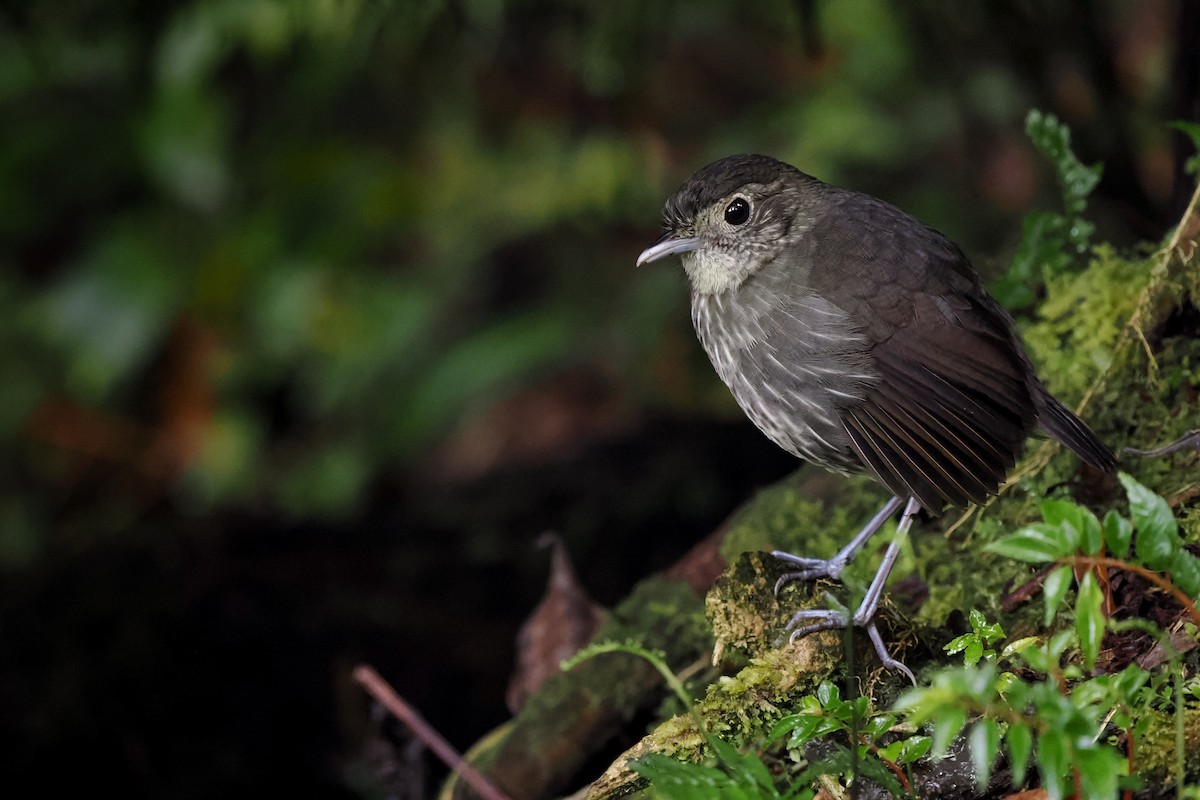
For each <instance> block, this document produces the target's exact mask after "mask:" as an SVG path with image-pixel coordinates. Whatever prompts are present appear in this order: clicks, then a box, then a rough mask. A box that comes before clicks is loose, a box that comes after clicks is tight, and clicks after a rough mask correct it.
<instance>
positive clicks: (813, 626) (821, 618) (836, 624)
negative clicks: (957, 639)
mask: <svg viewBox="0 0 1200 800" xmlns="http://www.w3.org/2000/svg"><path fill="white" fill-rule="evenodd" d="M862 611H863V609H861V608H860V609H859V610H858V612H856V613H855V614H854V617H853V618H849V617H847V616H846V614H845V612H842V611H834V610H832V609H827V608H805V609H801V610H799V611H797V612H796V613H795V614H793V615H792V618H791V619H790V620H788V624H787V627H786V628H785V630H789V631H791V632H792V633H791V636H790V637H789V638H788V641H791V642H794V641H796V640H797V639H799V638H800V637H802V636H808V635H809V634H810V633H817V632H819V631H831V630H841V629H845V628H849V627H850V626H851V625H855V626H857V627H860V628H862V629H864V630H865V631H866V632H867V636H868V637H870V639H871V644H872V645H874V646H875V654H876V655H877V656H879V661H880V663H881V664H883V666H884V667H886V668H888V669H894V670H897V671H899V672H902V673H904V675H905V676H906V677H907V678H908V679H909V680H910V681H912V684H913V686H916V685H917V676H916V675H913V672H912V670H911V669H909V668H908V667H906V666H904V664H903V663H902V662H900V661H899V660H897V659H895V658H892V655H891V654H890V653H889V652H888V651H887V647H885V646H884V644H883V636H881V635H880V633H879V628H878V627H877V626H876V625H875V615H874V613H872V614H871V615H870V616H864V615H863V614H862ZM860 616H862V617H863V618H862V619H860ZM804 620H815V621H814V622H812V623H810V624H808V625H804V626H802V627H796V626H797V625H799V624H800V623H801V622H803V621H804Z"/></svg>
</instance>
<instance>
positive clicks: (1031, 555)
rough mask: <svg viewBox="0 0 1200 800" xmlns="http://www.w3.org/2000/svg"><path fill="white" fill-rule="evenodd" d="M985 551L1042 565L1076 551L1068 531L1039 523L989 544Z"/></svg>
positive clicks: (1056, 526)
mask: <svg viewBox="0 0 1200 800" xmlns="http://www.w3.org/2000/svg"><path fill="white" fill-rule="evenodd" d="M984 549H986V550H988V551H989V552H992V553H998V554H1000V555H1002V556H1007V557H1008V558H1013V559H1016V560H1017V561H1028V562H1032V563H1035V564H1037V563H1042V562H1045V561H1054V560H1055V559H1057V558H1059V557H1061V556H1065V555H1067V554H1068V553H1071V552H1073V551H1074V550H1075V543H1074V542H1073V541H1071V539H1070V533H1069V532H1068V530H1066V529H1064V528H1063V527H1060V526H1058V525H1048V524H1045V523H1039V524H1035V525H1030V526H1028V527H1025V528H1022V529H1021V530H1019V531H1017V532H1016V533H1013V534H1010V535H1008V536H1005V537H1003V538H1002V539H998V540H997V541H994V542H992V543H990V544H988V545H987V546H986V547H985V548H984Z"/></svg>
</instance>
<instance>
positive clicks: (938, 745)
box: [932, 706, 967, 758]
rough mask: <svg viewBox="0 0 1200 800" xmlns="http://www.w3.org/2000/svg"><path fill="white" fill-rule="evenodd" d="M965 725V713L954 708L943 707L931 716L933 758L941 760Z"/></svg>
mask: <svg viewBox="0 0 1200 800" xmlns="http://www.w3.org/2000/svg"><path fill="white" fill-rule="evenodd" d="M965 724H967V712H966V711H964V710H963V709H961V708H957V707H955V706H943V707H942V708H940V709H938V710H937V711H935V712H934V715H933V748H932V749H933V756H934V758H941V757H942V756H944V755H946V752H947V751H948V750H949V749H950V744H951V743H952V742H953V741H954V738H955V737H956V736H958V733H959V731H961V730H962V729H963V725H965Z"/></svg>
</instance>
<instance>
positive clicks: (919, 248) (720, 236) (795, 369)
mask: <svg viewBox="0 0 1200 800" xmlns="http://www.w3.org/2000/svg"><path fill="white" fill-rule="evenodd" d="M663 228H664V231H665V232H664V233H663V235H662V237H661V238H660V239H658V241H656V242H655V243H654V244H653V245H651V246H650V247H648V248H646V249H645V250H644V251H642V253H641V254H640V255H639V256H638V258H637V265H638V266H641V265H643V264H647V263H650V262H653V261H658V260H660V259H663V258H666V257H668V256H672V255H678V256H680V259H681V261H682V264H683V269H684V272H685V273H686V275H687V278H688V282H689V284H690V293H691V317H692V323H693V325H694V327H695V330H696V335H697V337H698V338H699V340H700V344H701V346H702V347H703V349H704V351H705V352H706V353H707V354H708V357H709V359H710V360H711V361H712V365H713V367H714V368H715V370H716V372H717V374H718V375H719V376H720V377H721V379H722V380H723V381H724V382H725V384H726V385H727V386H728V387H729V389H730V391H731V392H732V394H733V397H734V399H735V400H736V401H737V403H738V405H739V406H741V408H742V410H743V411H744V412H745V414H746V415H747V416H748V417H749V418H750V420H751V421H752V422H753V423H754V424H755V425H756V426H757V427H758V428H759V430H761V431H762V432H763V433H764V434H765V435H766V436H767V437H768V438H769V439H771V440H772V441H773V442H774V443H775V444H777V445H779V446H780V447H782V448H783V449H784V450H786V451H788V452H789V453H791V454H792V455H795V456H797V457H798V458H800V459H803V460H804V461H807V462H810V463H813V464H816V465H818V466H821V467H823V468H825V469H827V470H830V471H832V472H835V473H840V474H844V475H850V474H856V473H863V472H865V473H867V474H869V475H871V476H872V477H874V479H875V480H876V481H878V482H879V483H880V484H882V485H883V486H884V487H885V488H886V489H887V490H888V491H889V492H890V493H891V495H892V497H891V499H890V500H888V501H887V502H886V503H885V504H884V505H883V507H882V508H881V509H880V510H879V512H878V513H877V514H876V515H875V516H874V517H873V518H872V519H871V520H870V521H869V522H868V523H867V524H866V525H865V526H864V527H863V528H862V529H861V530H860V531H859V532H858V533H857V534H855V535H854V536H853V537H852V538H851V539H850V541H849V542H848V543H847V544H846V545H845V546H844V547H843V548H842V549H841V550H839V551H838V552H837V553H836V554H834V555H833V556H832V557H830V558H828V559H821V558H811V557H804V556H798V555H794V554H791V553H787V552H783V551H778V550H777V551H774V553H773V555H774V556H775V557H776V558H778V559H780V560H781V561H783V562H785V563H786V564H788V565H789V568H791V569H792V571H790V572H788V573H786V574H784V575H783V576H782V577H781V578H780V579H779V581H778V582H777V583H776V585H775V591H776V593H777V594H778V592H779V589H780V588H781V587H782V586H784V585H786V584H787V583H789V582H791V581H796V580H815V579H817V578H821V577H827V578H831V579H834V580H837V579H839V578H840V576H841V574H842V572H843V570H844V569H845V567H846V566H847V564H849V563H850V561H851V560H852V559H853V557H854V555H855V554H856V553H857V552H858V551H859V550H860V549H861V548H862V547H863V545H864V544H865V543H866V542H867V541H868V540H869V539H870V538H871V536H872V535H874V534H875V533H876V532H877V531H878V530H879V529H880V528H881V527H882V526H883V525H884V523H885V522H887V520H889V519H890V518H892V517H893V516H894V515H895V514H896V512H897V511H901V513H900V518H899V522H898V524H897V530H896V533H895V535H894V537H893V540H892V542H891V543H890V544H889V546H888V548H887V550H886V551H885V553H884V557H883V562H882V564H881V565H880V567H879V569H878V571H877V572H876V574H875V576H874V578H873V579H872V581H871V583H870V585H869V586H868V588H867V590H866V594H865V597H864V598H863V600H862V602H861V603H860V604H859V605H858V607H857V608H856V610H855V611H854V612H853V614H848V613H846V612H843V611H837V610H826V609H806V610H801V611H799V612H797V613H796V614H795V615H794V616H793V617H792V618H791V619H790V621H789V622H788V624H787V630H788V631H790V632H791V637H792V640H793V641H794V640H795V639H796V638H798V637H800V636H804V635H807V634H809V633H813V632H816V631H819V630H831V629H840V628H848V627H850V626H856V627H859V628H862V629H864V630H865V631H866V633H867V634H868V636H869V638H870V640H871V642H872V644H873V646H874V648H875V651H876V653H877V654H878V656H879V658H880V661H881V663H882V664H883V665H884V666H885V667H889V668H892V669H897V670H899V671H901V672H903V673H904V674H905V675H906V676H907V677H908V678H909V680H911V681H912V682H913V683H914V684H915V683H916V678H915V676H914V675H913V673H912V671H911V670H909V669H908V667H907V666H905V665H904V664H903V663H901V662H900V661H899V660H897V659H895V658H893V657H892V656H891V655H890V654H889V653H888V652H887V648H886V646H885V645H884V643H883V639H882V636H881V635H880V634H879V631H878V628H877V626H876V623H875V615H876V612H877V610H878V608H879V602H880V599H881V597H882V595H883V591H884V587H885V584H886V582H887V579H888V576H889V575H890V573H891V570H892V567H893V566H894V565H895V561H896V557H897V556H898V555H899V551H900V547H901V545H902V543H903V541H904V540H905V537H907V535H908V531H909V528H910V527H911V525H912V522H913V519H914V517H916V515H917V514H918V513H920V512H921V510H922V509H924V510H925V511H926V512H927V513H928V514H930V515H933V516H936V515H938V514H940V513H942V512H943V511H944V510H945V509H946V508H948V507H965V506H967V505H970V504H971V503H983V502H986V500H987V498H988V497H989V496H990V495H993V494H995V493H996V491H997V489H998V487H999V486H1000V484H1001V483H1002V482H1003V481H1004V480H1005V478H1006V476H1007V475H1008V473H1009V471H1010V470H1011V469H1012V467H1013V465H1014V464H1015V463H1016V460H1017V458H1018V456H1019V455H1020V453H1021V451H1022V450H1023V448H1024V445H1025V441H1026V439H1027V438H1028V437H1029V435H1030V434H1031V433H1033V431H1034V430H1035V429H1037V430H1040V431H1041V432H1043V433H1045V434H1048V435H1049V436H1050V437H1051V438H1053V439H1055V440H1056V441H1058V442H1060V443H1062V444H1063V445H1065V446H1066V447H1067V448H1069V449H1070V450H1072V451H1073V452H1074V453H1075V454H1076V455H1078V456H1079V457H1080V458H1081V459H1082V460H1083V461H1085V462H1087V463H1088V464H1091V465H1092V466H1094V467H1096V468H1098V469H1100V470H1103V471H1105V472H1111V471H1113V470H1115V469H1116V465H1117V460H1116V457H1115V456H1114V455H1113V452H1112V450H1111V449H1110V448H1109V447H1108V446H1107V445H1106V444H1105V443H1104V442H1103V441H1102V440H1101V439H1100V438H1099V437H1098V436H1097V435H1096V434H1095V433H1094V432H1093V431H1092V430H1091V429H1090V428H1089V427H1088V426H1087V425H1086V424H1085V423H1084V422H1083V421H1082V420H1080V419H1079V418H1078V417H1077V416H1076V415H1075V414H1074V413H1073V412H1071V411H1070V410H1069V409H1067V408H1066V407H1065V406H1064V405H1063V404H1062V403H1061V402H1059V401H1058V400H1057V399H1055V397H1054V396H1053V395H1052V394H1051V393H1050V392H1049V390H1048V389H1047V388H1046V386H1045V385H1044V384H1043V383H1042V381H1041V380H1040V379H1039V378H1038V376H1037V373H1036V372H1035V370H1034V367H1033V364H1032V362H1031V361H1030V359H1029V356H1028V355H1027V354H1026V352H1025V349H1024V347H1023V346H1022V344H1021V341H1020V339H1019V338H1018V336H1017V333H1016V328H1015V325H1014V323H1013V320H1012V318H1011V317H1010V316H1009V314H1008V313H1007V312H1006V311H1005V310H1004V309H1003V308H1002V307H1001V306H1000V304H999V303H998V302H997V301H996V300H995V299H994V298H992V296H991V295H989V294H988V292H987V290H986V289H985V288H984V286H983V284H982V282H981V280H980V278H979V275H978V274H977V273H976V272H975V270H974V269H973V267H972V266H971V263H970V261H969V260H968V259H967V257H966V256H965V255H964V254H963V252H962V250H961V249H960V248H959V247H958V246H957V245H955V244H954V243H953V242H951V241H950V240H949V239H947V238H946V237H945V236H944V235H942V234H941V233H939V232H938V231H937V230H935V229H933V228H932V227H930V226H928V225H926V224H924V223H923V222H921V221H919V220H918V219H916V218H915V217H913V216H911V215H909V214H908V213H906V212H904V211H902V210H900V209H899V208H897V207H895V206H893V205H891V204H889V203H887V202H885V201H883V200H880V199H878V198H875V197H872V196H870V195H867V194H863V193H860V192H856V191H852V190H849V189H843V188H839V187H835V186H832V185H830V184H826V183H824V182H822V181H820V180H818V179H817V178H814V177H812V176H811V175H808V174H806V173H804V172H801V171H800V170H799V169H797V168H796V167H793V166H791V165H789V164H786V163H784V162H782V161H779V160H777V159H774V158H771V157H769V156H764V155H735V156H729V157H726V158H722V159H720V160H718V161H716V162H714V163H712V164H709V165H708V166H706V167H703V168H702V169H700V170H699V171H698V172H696V173H695V174H694V175H693V176H692V177H691V178H689V179H688V180H687V181H686V182H685V183H684V184H683V185H682V186H681V187H680V188H679V190H678V191H677V192H675V194H674V195H673V196H671V197H670V198H669V199H668V200H667V202H666V204H665V206H664V208H663ZM901 509H902V510H901ZM806 622H807V623H808V624H805V625H802V623H806Z"/></svg>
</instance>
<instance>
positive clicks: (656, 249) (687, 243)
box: [637, 233, 700, 267]
mask: <svg viewBox="0 0 1200 800" xmlns="http://www.w3.org/2000/svg"><path fill="white" fill-rule="evenodd" d="M699 249H700V240H699V239H697V238H696V237H695V236H687V237H679V236H676V235H675V234H673V233H664V234H663V235H662V238H661V239H659V240H658V241H657V242H655V243H654V244H652V245H650V246H649V247H647V248H646V249H645V250H643V251H642V254H641V255H640V256H638V259H637V265H638V266H639V267H640V266H641V265H642V264H649V263H650V262H651V261H658V260H659V259H660V258H666V257H667V256H670V255H674V254H676V253H687V252H689V251H692V250H699Z"/></svg>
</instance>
